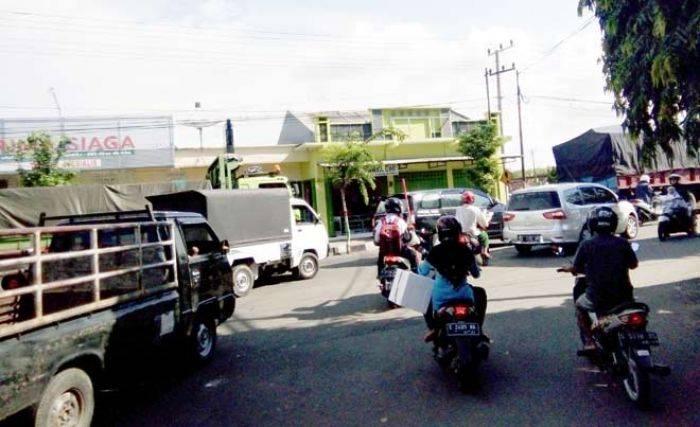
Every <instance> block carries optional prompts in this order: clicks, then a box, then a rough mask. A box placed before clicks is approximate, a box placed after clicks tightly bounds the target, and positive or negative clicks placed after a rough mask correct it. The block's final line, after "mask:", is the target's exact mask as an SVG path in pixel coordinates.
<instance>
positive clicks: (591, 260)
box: [557, 206, 639, 350]
mask: <svg viewBox="0 0 700 427" xmlns="http://www.w3.org/2000/svg"><path fill="white" fill-rule="evenodd" d="M588 227H589V229H590V230H591V231H592V232H593V233H594V237H593V238H591V239H588V240H584V241H583V242H581V245H580V246H579V249H578V251H577V252H576V256H575V258H574V262H573V265H572V266H569V267H562V268H560V269H558V270H557V271H559V272H567V273H572V274H574V275H576V274H585V275H586V277H585V282H583V283H585V285H584V286H585V292H584V293H582V294H581V295H580V296H578V293H579V292H580V291H581V290H580V289H579V290H577V289H575V290H574V294H575V297H577V298H576V302H575V306H576V318H577V319H578V325H579V328H580V329H581V333H582V336H583V337H584V341H585V344H584V350H591V349H593V348H595V345H594V344H593V339H592V336H591V320H590V318H589V316H588V314H587V312H589V311H595V312H605V311H607V310H610V309H612V308H614V307H616V306H618V305H620V304H622V303H625V302H631V301H634V296H633V290H632V283H631V282H630V276H629V270H630V269H635V268H637V265H638V264H639V262H638V261H637V256H636V255H635V253H634V250H633V249H632V246H631V245H630V243H629V242H628V241H627V240H625V239H622V238H620V237H617V236H615V235H614V232H615V229H616V227H617V214H615V212H614V211H613V210H612V209H610V208H609V207H605V206H603V207H599V208H596V209H595V210H594V211H593V212H592V213H591V216H590V217H589V219H588Z"/></svg>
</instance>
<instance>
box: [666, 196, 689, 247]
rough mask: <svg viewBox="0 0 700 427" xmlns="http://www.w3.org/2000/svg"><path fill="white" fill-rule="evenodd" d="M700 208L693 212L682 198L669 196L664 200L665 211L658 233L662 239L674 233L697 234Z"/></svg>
mask: <svg viewBox="0 0 700 427" xmlns="http://www.w3.org/2000/svg"><path fill="white" fill-rule="evenodd" d="M698 212H699V210H698V209H695V210H693V211H692V212H691V213H689V212H688V207H687V205H686V204H685V202H684V201H683V200H682V199H678V198H669V197H667V198H666V199H665V200H664V201H663V212H662V213H661V216H660V217H659V225H658V229H657V234H658V236H659V240H660V241H662V242H663V241H664V240H666V239H668V238H669V237H670V236H671V234H672V233H687V234H688V236H693V235H695V232H696V231H695V230H696V227H697V224H696V220H695V216H696V215H697V214H698Z"/></svg>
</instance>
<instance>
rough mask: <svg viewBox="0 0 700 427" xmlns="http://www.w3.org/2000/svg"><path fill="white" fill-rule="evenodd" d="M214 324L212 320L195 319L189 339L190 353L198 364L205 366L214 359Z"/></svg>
mask: <svg viewBox="0 0 700 427" xmlns="http://www.w3.org/2000/svg"><path fill="white" fill-rule="evenodd" d="M216 338H217V337H216V322H215V321H214V319H206V318H204V319H197V320H196V321H195V323H194V327H193V328H192V336H191V337H190V353H191V355H192V358H193V359H194V361H195V362H196V363H198V364H205V363H207V362H209V361H210V360H211V359H212V358H213V357H214V350H215V349H216Z"/></svg>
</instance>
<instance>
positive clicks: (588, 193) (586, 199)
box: [579, 187, 596, 205]
mask: <svg viewBox="0 0 700 427" xmlns="http://www.w3.org/2000/svg"><path fill="white" fill-rule="evenodd" d="M579 190H580V191H581V196H582V197H583V204H584V205H592V204H594V203H596V194H595V188H593V187H581V188H579Z"/></svg>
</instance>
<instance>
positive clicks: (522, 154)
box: [513, 65, 525, 188]
mask: <svg viewBox="0 0 700 427" xmlns="http://www.w3.org/2000/svg"><path fill="white" fill-rule="evenodd" d="M513 68H515V65H513ZM515 84H516V86H517V87H518V136H519V138H520V170H521V171H522V173H523V188H525V152H524V150H523V119H522V116H521V114H520V98H521V94H520V71H517V70H516V71H515Z"/></svg>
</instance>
